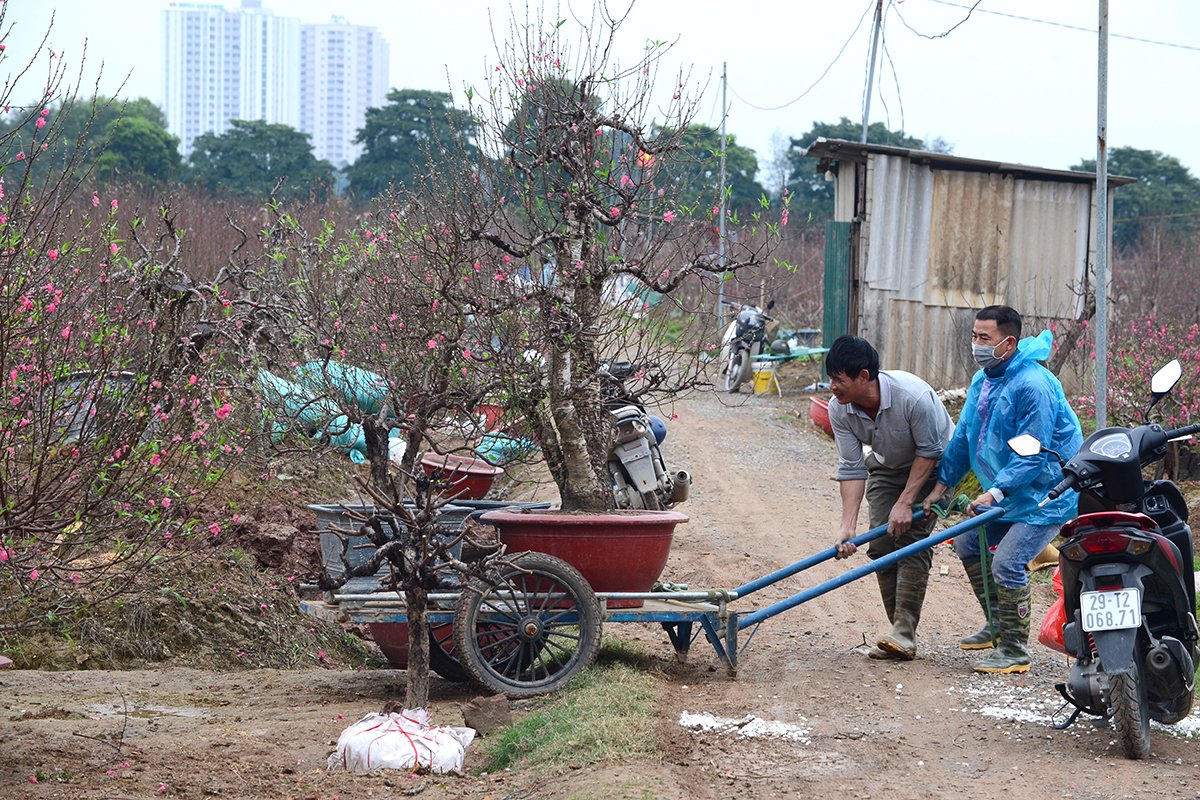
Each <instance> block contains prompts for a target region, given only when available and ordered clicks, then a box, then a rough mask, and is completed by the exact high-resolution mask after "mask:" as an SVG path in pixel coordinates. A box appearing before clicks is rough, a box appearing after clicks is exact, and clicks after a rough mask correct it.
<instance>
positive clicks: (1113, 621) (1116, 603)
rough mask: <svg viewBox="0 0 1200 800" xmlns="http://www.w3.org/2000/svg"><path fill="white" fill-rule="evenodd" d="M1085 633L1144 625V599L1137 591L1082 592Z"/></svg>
mask: <svg viewBox="0 0 1200 800" xmlns="http://www.w3.org/2000/svg"><path fill="white" fill-rule="evenodd" d="M1079 609H1080V611H1081V612H1082V613H1083V629H1084V630H1085V631H1089V632H1090V631H1118V630H1121V629H1123V628H1136V627H1138V626H1139V625H1141V624H1142V598H1141V594H1140V593H1139V592H1138V590H1137V589H1113V590H1110V591H1107V592H1080V594H1079Z"/></svg>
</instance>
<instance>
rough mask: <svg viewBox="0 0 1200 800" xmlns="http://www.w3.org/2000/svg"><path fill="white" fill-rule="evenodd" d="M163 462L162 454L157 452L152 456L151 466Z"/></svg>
mask: <svg viewBox="0 0 1200 800" xmlns="http://www.w3.org/2000/svg"><path fill="white" fill-rule="evenodd" d="M161 463H162V456H161V455H159V454H158V453H155V454H154V455H152V456H150V466H152V467H157V466H158V465H159V464H161Z"/></svg>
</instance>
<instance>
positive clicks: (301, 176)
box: [190, 119, 333, 197]
mask: <svg viewBox="0 0 1200 800" xmlns="http://www.w3.org/2000/svg"><path fill="white" fill-rule="evenodd" d="M308 139H309V136H308V134H307V133H301V132H300V131H298V130H296V129H295V128H292V127H290V126H288V125H278V124H274V123H270V122H263V121H261V120H253V121H247V120H240V119H238V120H232V121H231V122H230V128H229V130H227V131H226V132H225V133H223V134H221V135H220V136H217V135H216V134H215V133H204V134H201V135H200V136H197V137H196V138H195V140H194V141H193V142H192V146H193V150H192V156H191V159H190V161H191V165H192V170H193V177H194V179H195V181H196V182H197V183H199V184H201V185H203V186H206V187H207V188H209V189H216V188H218V187H224V188H226V189H228V190H229V191H231V192H233V193H234V194H237V195H241V196H243V197H263V196H265V195H267V194H269V193H270V192H271V190H272V189H273V188H275V185H276V183H278V182H279V180H280V179H281V178H286V179H287V183H286V185H285V187H284V188H283V189H282V190H281V195H282V196H286V195H296V194H304V193H307V192H309V191H310V190H311V189H312V188H313V184H317V185H318V186H319V187H321V188H322V189H328V186H329V183H330V181H331V179H332V175H333V166H332V165H331V164H330V163H329V162H328V161H318V160H317V158H316V157H315V156H314V155H313V153H312V145H311V144H309V141H308Z"/></svg>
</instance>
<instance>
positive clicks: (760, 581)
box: [729, 511, 925, 600]
mask: <svg viewBox="0 0 1200 800" xmlns="http://www.w3.org/2000/svg"><path fill="white" fill-rule="evenodd" d="M923 519H925V512H924V511H918V512H916V513H915V514H913V522H920V521H921V520H923ZM887 529H888V524H887V523H886V522H885V523H884V524H882V525H880V526H879V527H878V528H872V529H871V530H869V531H867V532H866V533H863V534H860V535H858V536H855V537H854V538H853V539H851V540H850V542H851V543H852V544H854V545H855V546H856V547H861V546H862V545H864V544H866V543H867V542H873V541H875V540H876V539H878V538H879V537H881V536H883V535H884V534H885V533H887ZM836 555H837V548H836V547H830V548H828V549H826V550H822V551H821V552H819V553H817V554H816V555H815V556H809V557H808V558H806V559H804V560H802V561H797V562H796V563H795V564H792V565H791V566H787V567H784V568H782V569H777V570H775V571H774V572H772V573H771V574H770V575H764V576H763V577H761V578H756V579H755V580H752V581H750V582H749V583H747V584H745V585H744V586H739V587H738V588H736V589H734V590H733V591H732V592H730V593H729V599H730V600H734V599H736V598H738V597H745V596H746V595H748V594H750V593H751V592H756V591H758V590H759V589H762V588H763V587H766V586H770V585H771V584H773V583H779V581H781V580H783V579H784V578H790V577H792V576H793V575H795V574H796V573H797V572H803V571H804V570H806V569H808V568H809V567H815V566H816V565H817V564H820V563H821V562H822V561H828V560H829V559H831V558H833V557H834V556H836Z"/></svg>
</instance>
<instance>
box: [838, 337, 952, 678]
mask: <svg viewBox="0 0 1200 800" xmlns="http://www.w3.org/2000/svg"><path fill="white" fill-rule="evenodd" d="M825 369H826V372H828V373H829V386H830V389H831V390H832V391H833V395H834V398H835V399H834V401H833V402H831V403H830V404H829V421H830V423H831V424H832V425H833V436H834V440H835V442H836V443H837V451H838V472H837V479H838V481H839V482H840V484H841V494H842V522H841V526H840V529H839V530H838V535H837V549H838V555H837V557H838V558H849V557H850V556H852V555H854V553H855V551H856V550H857V548H856V547H855V545H854V544H853V543H851V542H850V539H853V538H854V536H855V525H856V523H857V521H858V508H859V506H860V505H861V504H862V500H863V496H864V495H866V498H867V506H868V509H869V511H870V526H871V527H872V528H876V527H878V526H880V525H883V524H885V523H886V524H887V526H888V535H887V536H883V537H880V538H879V539H876V540H875V541H873V542H871V544H870V548H869V549H868V551H867V555H868V556H869V557H870V558H871V559H877V558H880V557H882V556H885V555H887V554H888V553H891V552H893V551H895V550H898V549H899V548H901V547H904V546H906V545H909V544H912V543H913V542H916V541H918V540H920V539H923V538H924V537H926V536H928V535H929V533H930V532H931V531H932V530H933V525H934V522H935V520H936V517H934V516H933V515H930V516H929V517H928V518H926V519H924V520H922V521H921V522H918V523H916V524H914V523H913V519H912V516H913V513H912V508H913V505H914V504H915V503H919V502H921V501H922V500H924V499H925V495H927V494H929V492H930V490H932V489H933V487H934V484H936V483H937V465H938V460H939V459H940V458H941V457H942V451H944V450H945V449H946V443H947V442H949V441H950V436H951V434H953V433H954V422H953V421H951V419H950V415H949V414H948V413H946V407H945V406H944V405H942V401H941V400H939V399H938V398H937V395H936V394H934V392H933V389H932V388H930V386H929V384H927V383H926V382H925V381H923V380H921V379H920V378H918V377H917V376H916V375H912V374H910V373H907V372H898V371H890V370H889V371H887V372H881V371H880V370H879V354H878V353H876V352H875V348H874V347H872V346H871V344H870V343H869V342H867V341H866V340H865V339H860V338H859V337H857V336H842V337H841V338H839V339H838V340H837V341H835V342H834V343H833V347H831V348H830V349H829V353H828V355H826V356H825ZM863 445H868V446H869V447H870V448H871V452H870V453H869V454H868V455H867V456H866V457H865V458H864V456H863ZM932 563H933V553H932V552H931V551H929V550H926V551H924V552H921V553H918V554H916V555H912V556H909V557H908V558H906V559H904V560H903V561H901V562H899V563H898V564H894V565H892V566H890V567H888V568H886V569H882V570H880V571H879V572H877V573H875V574H876V577H877V578H878V579H879V593H880V595H881V596H882V597H883V607H884V609H885V610H886V611H887V616H888V621H889V622H891V623H892V630H891V632H890V633H888V634H886V635H884V636H882V637H881V638H880V639H879V641H878V642H876V645H875V647H873V648H871V651H870V653H869V654H868V655H870V657H871V658H876V659H903V660H909V659H912V658H914V657H915V656H916V654H917V622H918V621H919V620H920V619H921V605H922V604H923V603H924V602H925V587H926V586H927V585H928V583H929V567H930V565H931V564H932Z"/></svg>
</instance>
